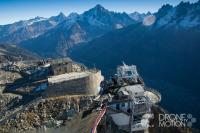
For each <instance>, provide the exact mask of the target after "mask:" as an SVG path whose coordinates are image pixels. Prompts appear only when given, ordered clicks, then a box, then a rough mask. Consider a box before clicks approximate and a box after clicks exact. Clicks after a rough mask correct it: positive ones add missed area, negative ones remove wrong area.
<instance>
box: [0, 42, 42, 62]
mask: <svg viewBox="0 0 200 133" xmlns="http://www.w3.org/2000/svg"><path fill="white" fill-rule="evenodd" d="M39 58H40V57H39V56H37V55H36V54H33V53H31V52H29V51H27V50H25V49H23V48H20V47H18V46H16V45H8V44H0V63H2V62H8V61H20V60H35V59H39Z"/></svg>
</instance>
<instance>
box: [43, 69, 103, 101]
mask: <svg viewBox="0 0 200 133" xmlns="http://www.w3.org/2000/svg"><path fill="white" fill-rule="evenodd" d="M102 80H103V76H102V75H101V71H98V72H94V73H91V74H90V75H89V76H86V77H83V78H79V79H74V80H69V81H64V82H60V83H55V84H50V85H49V87H48V88H47V89H46V91H45V92H44V95H45V96H47V97H49V96H63V95H79V94H85V95H87V94H88V95H96V94H98V87H99V86H100V83H101V81H102Z"/></svg>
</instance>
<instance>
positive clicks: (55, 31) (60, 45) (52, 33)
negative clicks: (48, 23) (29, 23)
mask: <svg viewBox="0 0 200 133" xmlns="http://www.w3.org/2000/svg"><path fill="white" fill-rule="evenodd" d="M133 23H136V21H134V20H133V19H131V18H130V17H129V16H128V15H127V14H126V13H116V12H111V11H108V10H107V9H105V8H104V7H102V6H101V5H97V6H95V7H94V8H92V9H90V10H88V11H86V12H84V13H83V14H80V15H78V14H76V13H72V14H70V15H69V16H68V17H66V19H65V20H64V21H63V22H62V23H60V24H58V25H57V26H55V27H54V28H52V29H51V30H48V32H46V33H44V34H42V35H40V36H38V37H37V38H33V39H29V40H27V41H24V42H22V44H23V47H25V48H27V49H29V50H31V51H34V52H37V53H39V54H40V55H43V56H50V57H52V56H66V54H67V51H66V50H67V49H69V48H71V47H73V46H74V45H75V44H80V43H84V42H87V41H89V40H92V39H93V38H96V37H99V36H101V35H103V34H104V33H106V32H109V31H111V30H114V29H120V28H123V27H126V26H128V25H130V24H133Z"/></svg>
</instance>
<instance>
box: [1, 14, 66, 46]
mask: <svg viewBox="0 0 200 133" xmlns="http://www.w3.org/2000/svg"><path fill="white" fill-rule="evenodd" d="M65 18H66V17H65V16H64V14H63V13H60V14H59V15H58V16H54V17H51V18H49V19H47V18H42V17H35V18H33V19H30V20H24V21H19V22H15V23H13V24H8V25H1V26H0V34H1V36H0V42H3V43H11V44H17V43H20V42H21V41H24V40H27V39H30V38H35V37H38V36H39V35H41V34H43V33H45V32H46V31H47V30H49V29H51V28H53V27H55V26H56V25H57V24H58V23H60V22H62V21H63V20H64V19H65Z"/></svg>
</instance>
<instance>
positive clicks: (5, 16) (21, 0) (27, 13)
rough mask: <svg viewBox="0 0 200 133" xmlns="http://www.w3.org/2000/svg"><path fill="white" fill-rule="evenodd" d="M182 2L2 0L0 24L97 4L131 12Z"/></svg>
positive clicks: (192, 0)
mask: <svg viewBox="0 0 200 133" xmlns="http://www.w3.org/2000/svg"><path fill="white" fill-rule="evenodd" d="M184 1H188V0H184ZM196 1H197V0H190V2H196ZM180 2H181V0H0V25H3V24H8V23H12V22H15V21H19V20H25V19H30V18H34V17H35V16H41V17H50V16H53V15H57V14H59V13H60V12H63V13H64V14H66V15H68V14H69V13H71V12H77V13H82V12H84V11H86V10H88V9H90V8H92V7H94V6H95V5H96V4H101V5H102V6H104V7H105V8H107V9H109V10H113V11H117V12H127V13H131V12H134V11H138V12H148V11H150V12H156V11H157V10H158V9H159V8H160V7H161V6H162V5H163V4H167V3H168V4H171V5H177V4H178V3H180Z"/></svg>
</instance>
